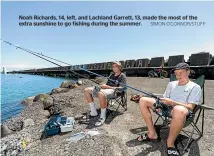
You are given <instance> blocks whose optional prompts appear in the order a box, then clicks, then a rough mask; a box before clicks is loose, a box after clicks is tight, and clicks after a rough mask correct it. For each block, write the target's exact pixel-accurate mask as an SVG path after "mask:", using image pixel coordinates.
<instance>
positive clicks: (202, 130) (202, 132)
mask: <svg viewBox="0 0 214 156" xmlns="http://www.w3.org/2000/svg"><path fill="white" fill-rule="evenodd" d="M201 126H202V127H201V135H202V136H203V135H204V109H203V110H202V125H201Z"/></svg>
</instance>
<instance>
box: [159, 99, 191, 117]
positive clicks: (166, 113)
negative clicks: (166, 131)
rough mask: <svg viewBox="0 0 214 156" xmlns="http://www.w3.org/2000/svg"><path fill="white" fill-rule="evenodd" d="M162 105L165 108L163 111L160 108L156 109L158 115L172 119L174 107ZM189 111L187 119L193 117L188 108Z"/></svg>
mask: <svg viewBox="0 0 214 156" xmlns="http://www.w3.org/2000/svg"><path fill="white" fill-rule="evenodd" d="M156 103H157V102H156ZM160 105H161V106H164V107H162V108H163V109H160V108H158V109H156V108H155V110H156V113H158V114H160V115H162V116H165V117H169V118H172V115H171V112H172V110H173V107H172V106H168V105H166V104H164V103H160ZM187 110H188V114H187V116H186V117H187V118H191V117H192V116H193V112H192V111H191V110H189V109H188V108H187Z"/></svg>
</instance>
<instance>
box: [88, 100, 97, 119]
mask: <svg viewBox="0 0 214 156" xmlns="http://www.w3.org/2000/svg"><path fill="white" fill-rule="evenodd" d="M89 105H90V108H91V113H90V115H92V116H96V115H97V110H96V106H95V103H94V102H90V103H89Z"/></svg>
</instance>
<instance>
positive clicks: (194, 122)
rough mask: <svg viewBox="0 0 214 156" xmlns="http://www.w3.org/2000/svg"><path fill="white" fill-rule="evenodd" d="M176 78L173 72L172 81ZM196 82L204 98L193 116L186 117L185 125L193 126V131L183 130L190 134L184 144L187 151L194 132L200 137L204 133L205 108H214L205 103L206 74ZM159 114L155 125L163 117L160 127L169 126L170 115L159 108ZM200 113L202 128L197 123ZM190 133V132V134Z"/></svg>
mask: <svg viewBox="0 0 214 156" xmlns="http://www.w3.org/2000/svg"><path fill="white" fill-rule="evenodd" d="M175 80H176V77H175V75H174V74H171V76H170V81H175ZM194 82H195V83H196V84H198V85H199V86H200V87H201V89H202V100H201V105H196V106H195V108H194V110H193V115H192V117H190V118H187V119H186V122H185V124H184V127H183V128H185V127H187V126H189V125H191V126H192V131H191V132H188V131H185V130H184V129H183V130H182V131H183V132H184V133H185V134H186V135H187V136H188V138H189V139H188V142H187V144H186V145H185V146H184V145H183V144H182V145H183V147H184V151H187V149H188V147H189V145H190V143H191V142H192V141H193V134H195V133H194V132H195V131H196V132H197V134H198V135H199V137H198V139H200V138H201V137H202V136H203V133H204V110H205V109H207V110H214V108H211V107H208V106H206V105H204V102H205V98H204V83H205V78H204V75H202V76H200V77H198V78H197V79H196V80H195V81H194ZM154 111H155V112H156V113H157V114H158V118H157V119H156V121H155V123H154V125H155V126H156V124H157V121H158V120H159V119H162V121H163V124H162V125H160V128H164V127H165V128H166V127H168V125H169V124H170V119H171V118H170V117H167V116H162V115H160V114H159V113H158V110H157V109H155V110H154ZM200 115H202V117H201V120H202V123H201V124H202V125H201V128H199V127H198V126H197V123H198V120H199V117H200ZM188 133H190V134H188Z"/></svg>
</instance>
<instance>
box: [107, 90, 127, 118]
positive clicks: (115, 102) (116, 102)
mask: <svg viewBox="0 0 214 156" xmlns="http://www.w3.org/2000/svg"><path fill="white" fill-rule="evenodd" d="M114 94H115V95H114V97H112V98H108V99H107V104H108V109H110V108H115V114H116V113H118V109H119V108H120V106H121V107H122V108H123V109H124V111H127V88H126V87H121V88H118V89H116V90H115V93H114Z"/></svg>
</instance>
